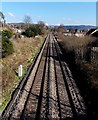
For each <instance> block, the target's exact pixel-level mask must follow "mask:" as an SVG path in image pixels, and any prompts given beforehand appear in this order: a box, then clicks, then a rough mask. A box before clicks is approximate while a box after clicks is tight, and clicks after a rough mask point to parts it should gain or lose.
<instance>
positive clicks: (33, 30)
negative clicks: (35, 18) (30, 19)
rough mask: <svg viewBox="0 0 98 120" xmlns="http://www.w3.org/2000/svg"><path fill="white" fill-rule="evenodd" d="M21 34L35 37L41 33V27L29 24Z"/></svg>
mask: <svg viewBox="0 0 98 120" xmlns="http://www.w3.org/2000/svg"><path fill="white" fill-rule="evenodd" d="M22 34H23V35H25V36H27V37H35V36H36V35H40V34H41V29H40V27H39V26H30V27H28V28H27V29H26V30H25V32H23V33H22Z"/></svg>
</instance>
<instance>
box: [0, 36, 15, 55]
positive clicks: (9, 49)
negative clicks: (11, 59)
mask: <svg viewBox="0 0 98 120" xmlns="http://www.w3.org/2000/svg"><path fill="white" fill-rule="evenodd" d="M13 52H14V49H13V44H12V42H11V41H10V40H9V39H8V38H5V37H2V57H6V56H8V55H10V54H12V53H13Z"/></svg>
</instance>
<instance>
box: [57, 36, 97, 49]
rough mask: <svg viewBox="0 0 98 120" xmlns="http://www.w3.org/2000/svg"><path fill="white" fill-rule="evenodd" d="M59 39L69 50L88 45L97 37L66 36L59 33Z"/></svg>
mask: <svg viewBox="0 0 98 120" xmlns="http://www.w3.org/2000/svg"><path fill="white" fill-rule="evenodd" d="M58 40H60V41H61V42H63V44H64V46H65V47H66V49H68V50H72V49H77V48H81V47H86V46H87V45H89V44H90V43H91V42H93V41H94V40H95V39H94V38H92V37H88V36H85V37H76V36H64V35H61V34H59V35H58Z"/></svg>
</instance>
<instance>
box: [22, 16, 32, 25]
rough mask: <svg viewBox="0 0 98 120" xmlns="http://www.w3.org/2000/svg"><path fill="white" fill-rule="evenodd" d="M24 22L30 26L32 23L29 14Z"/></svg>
mask: <svg viewBox="0 0 98 120" xmlns="http://www.w3.org/2000/svg"><path fill="white" fill-rule="evenodd" d="M24 23H25V24H26V25H27V26H29V25H30V24H31V23H32V19H31V17H30V16H29V15H25V16H24Z"/></svg>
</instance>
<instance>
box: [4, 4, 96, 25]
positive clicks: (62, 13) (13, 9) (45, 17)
mask: <svg viewBox="0 0 98 120" xmlns="http://www.w3.org/2000/svg"><path fill="white" fill-rule="evenodd" d="M2 12H3V13H4V15H5V19H6V21H7V22H8V23H18V22H23V19H24V16H25V15H28V16H30V17H31V18H32V22H33V23H37V22H38V21H44V22H46V23H47V25H59V24H64V25H96V2H2Z"/></svg>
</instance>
